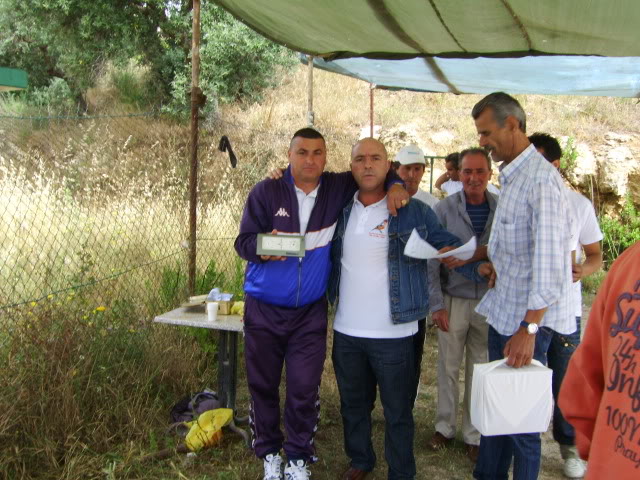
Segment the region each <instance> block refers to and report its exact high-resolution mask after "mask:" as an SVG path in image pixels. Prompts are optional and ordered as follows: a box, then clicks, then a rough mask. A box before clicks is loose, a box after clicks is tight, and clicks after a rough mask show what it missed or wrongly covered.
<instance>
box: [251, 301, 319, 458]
mask: <svg viewBox="0 0 640 480" xmlns="http://www.w3.org/2000/svg"><path fill="white" fill-rule="evenodd" d="M244 344H245V347H244V353H245V363H246V369H247V382H248V384H249V393H250V395H251V410H250V416H249V418H250V420H249V421H250V425H251V432H252V434H253V442H252V446H253V449H254V452H255V454H256V456H258V457H259V458H263V457H264V456H266V455H268V454H270V453H275V452H278V451H280V449H281V448H283V447H284V451H285V453H286V455H287V458H288V459H289V460H298V459H302V460H305V461H307V462H313V461H315V446H314V443H313V438H314V434H315V431H316V430H317V425H318V420H319V418H320V398H319V393H320V378H321V376H322V369H323V367H324V360H325V356H326V350H327V301H326V299H324V298H322V299H320V300H318V301H316V302H314V303H312V304H309V305H305V306H304V307H300V308H282V307H277V306H275V305H269V304H266V303H263V302H260V301H259V300H256V299H255V298H252V297H251V296H249V295H247V297H246V301H245V314H244ZM283 364H284V365H286V380H285V381H286V399H285V405H284V427H285V432H286V440H285V439H284V436H283V434H282V431H281V430H280V394H279V392H280V378H281V376H282V366H283Z"/></svg>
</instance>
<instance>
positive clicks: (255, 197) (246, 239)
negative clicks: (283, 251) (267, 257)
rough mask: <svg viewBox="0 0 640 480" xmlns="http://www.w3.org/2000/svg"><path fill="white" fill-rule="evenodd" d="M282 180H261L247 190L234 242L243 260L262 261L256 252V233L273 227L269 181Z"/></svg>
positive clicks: (265, 231)
mask: <svg viewBox="0 0 640 480" xmlns="http://www.w3.org/2000/svg"><path fill="white" fill-rule="evenodd" d="M282 181H283V180H263V181H262V182H260V183H258V184H256V186H254V187H253V189H252V190H251V192H249V196H248V198H247V202H246V203H245V205H244V211H243V212H242V220H241V221H240V234H239V235H238V236H237V237H236V240H235V243H234V247H235V249H236V252H238V255H239V256H240V257H242V258H243V259H245V260H248V261H250V262H254V263H261V262H262V260H261V259H260V256H259V255H258V254H257V253H256V250H257V238H258V234H259V233H269V232H271V231H272V229H273V223H272V221H271V220H272V216H271V211H270V210H269V204H270V198H269V197H270V190H271V189H273V185H269V183H270V182H282ZM270 187H271V188H270Z"/></svg>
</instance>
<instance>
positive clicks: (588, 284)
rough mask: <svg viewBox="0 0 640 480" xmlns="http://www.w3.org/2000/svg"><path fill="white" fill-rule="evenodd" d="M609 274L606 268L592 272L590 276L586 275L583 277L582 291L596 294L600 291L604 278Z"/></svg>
mask: <svg viewBox="0 0 640 480" xmlns="http://www.w3.org/2000/svg"><path fill="white" fill-rule="evenodd" d="M606 275H607V272H605V271H604V270H598V271H597V272H594V273H592V274H591V275H589V276H588V277H584V278H583V279H582V291H583V292H585V293H591V294H594V295H595V294H596V293H598V289H599V288H600V285H601V284H602V281H603V280H604V277H605V276H606Z"/></svg>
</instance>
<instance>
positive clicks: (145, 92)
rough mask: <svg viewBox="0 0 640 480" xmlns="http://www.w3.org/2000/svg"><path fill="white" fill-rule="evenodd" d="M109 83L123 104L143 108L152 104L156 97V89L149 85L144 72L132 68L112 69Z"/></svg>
mask: <svg viewBox="0 0 640 480" xmlns="http://www.w3.org/2000/svg"><path fill="white" fill-rule="evenodd" d="M138 70H141V69H138ZM111 83H112V85H113V86H114V87H115V88H116V89H117V90H118V95H119V97H120V101H121V102H122V103H124V104H125V105H132V106H134V107H138V108H144V107H148V106H150V105H153V103H154V101H155V100H156V99H157V95H158V92H157V91H156V90H157V89H155V88H154V85H151V83H150V81H149V78H148V75H146V74H145V73H144V72H141V71H136V70H135V69H132V68H126V69H114V70H113V71H112V72H111Z"/></svg>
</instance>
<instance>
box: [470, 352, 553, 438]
mask: <svg viewBox="0 0 640 480" xmlns="http://www.w3.org/2000/svg"><path fill="white" fill-rule="evenodd" d="M552 373H553V372H552V371H551V370H550V369H549V368H547V367H545V366H544V365H542V364H541V363H540V362H538V361H536V360H533V362H532V363H531V364H530V365H527V366H526V367H522V368H513V367H510V366H509V365H507V364H506V359H503V360H496V361H495V362H490V363H478V364H476V365H474V368H473V382H472V386H471V423H472V424H473V426H474V427H476V428H477V429H478V431H479V432H480V433H481V434H482V435H485V436H490V435H512V434H517V433H536V432H546V431H547V429H548V428H549V422H550V421H551V416H552V415H553V396H552V391H551V377H552Z"/></svg>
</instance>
